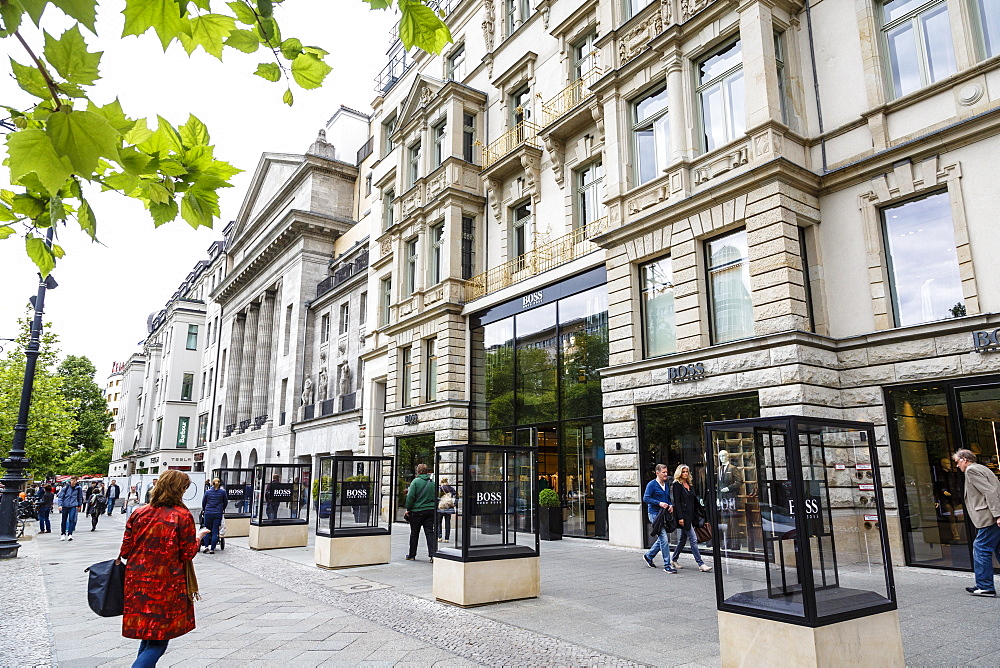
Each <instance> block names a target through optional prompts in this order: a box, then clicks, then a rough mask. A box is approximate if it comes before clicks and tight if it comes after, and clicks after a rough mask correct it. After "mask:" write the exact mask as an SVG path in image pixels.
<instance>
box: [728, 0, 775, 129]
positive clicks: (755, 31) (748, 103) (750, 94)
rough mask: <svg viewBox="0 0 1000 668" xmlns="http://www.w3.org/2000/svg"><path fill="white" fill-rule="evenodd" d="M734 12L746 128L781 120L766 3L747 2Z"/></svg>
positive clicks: (772, 36)
mask: <svg viewBox="0 0 1000 668" xmlns="http://www.w3.org/2000/svg"><path fill="white" fill-rule="evenodd" d="M738 11H739V13H740V41H741V47H742V51H743V87H744V90H745V94H744V108H745V110H746V124H747V129H748V130H752V129H754V128H756V127H758V126H759V125H762V124H764V123H767V122H768V121H777V122H779V123H780V122H781V97H780V96H779V94H778V91H779V88H778V68H777V65H776V64H775V53H774V23H773V21H772V19H771V7H770V5H769V4H768V3H767V2H747V3H745V4H743V5H742V6H740V7H739V10H738Z"/></svg>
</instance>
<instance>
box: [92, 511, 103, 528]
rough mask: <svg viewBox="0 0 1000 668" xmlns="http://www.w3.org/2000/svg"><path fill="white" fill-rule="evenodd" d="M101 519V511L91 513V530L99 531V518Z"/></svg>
mask: <svg viewBox="0 0 1000 668" xmlns="http://www.w3.org/2000/svg"><path fill="white" fill-rule="evenodd" d="M99 519H101V513H90V530H91V531H97V520H99Z"/></svg>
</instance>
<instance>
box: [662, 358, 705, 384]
mask: <svg viewBox="0 0 1000 668" xmlns="http://www.w3.org/2000/svg"><path fill="white" fill-rule="evenodd" d="M704 377H705V365H704V364H702V363H701V362H695V363H694V364H682V365H680V366H672V367H670V368H669V369H667V382H668V383H686V382H689V381H693V380H701V379H703V378H704Z"/></svg>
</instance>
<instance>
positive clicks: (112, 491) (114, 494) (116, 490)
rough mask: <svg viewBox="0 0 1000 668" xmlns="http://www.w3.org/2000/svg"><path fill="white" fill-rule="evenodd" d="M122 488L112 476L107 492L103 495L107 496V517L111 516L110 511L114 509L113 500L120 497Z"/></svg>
mask: <svg viewBox="0 0 1000 668" xmlns="http://www.w3.org/2000/svg"><path fill="white" fill-rule="evenodd" d="M121 495H122V490H121V488H120V487H119V486H118V481H117V480H115V479H114V478H112V479H111V484H110V485H108V493H107V494H106V495H105V496H107V497H108V517H111V512H112V511H113V510H114V509H115V502H116V501H117V500H118V499H119V498H120V497H121Z"/></svg>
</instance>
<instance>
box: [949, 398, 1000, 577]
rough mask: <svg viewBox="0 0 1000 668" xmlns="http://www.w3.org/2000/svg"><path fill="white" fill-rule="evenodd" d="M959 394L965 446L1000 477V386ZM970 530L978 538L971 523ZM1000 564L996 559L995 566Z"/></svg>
mask: <svg viewBox="0 0 1000 668" xmlns="http://www.w3.org/2000/svg"><path fill="white" fill-rule="evenodd" d="M955 395H956V403H957V404H958V419H959V424H960V425H961V436H962V446H963V447H965V448H968V449H969V450H972V451H973V452H974V453H976V458H977V459H978V460H979V463H980V464H982V465H983V466H986V467H987V468H989V469H990V470H991V471H993V473H994V474H996V475H997V476H1000V385H987V386H980V387H964V388H958V389H957V390H956V392H955ZM966 531H967V532H968V535H970V536H975V535H976V529H975V527H973V526H972V523H971V522H969V521H968V520H966ZM970 560H971V554H970ZM998 565H1000V564H998V563H997V561H996V559H995V558H994V560H993V567H994V568H996V567H997V566H998Z"/></svg>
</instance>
